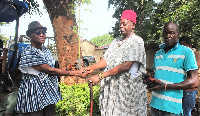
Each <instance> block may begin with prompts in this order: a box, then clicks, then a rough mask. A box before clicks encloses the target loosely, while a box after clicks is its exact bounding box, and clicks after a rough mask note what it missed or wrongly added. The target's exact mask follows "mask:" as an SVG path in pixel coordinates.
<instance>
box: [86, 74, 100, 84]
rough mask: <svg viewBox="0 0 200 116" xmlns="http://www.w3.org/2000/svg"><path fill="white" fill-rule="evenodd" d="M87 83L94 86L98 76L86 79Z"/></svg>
mask: <svg viewBox="0 0 200 116" xmlns="http://www.w3.org/2000/svg"><path fill="white" fill-rule="evenodd" d="M87 81H88V83H92V86H95V85H96V84H97V83H98V82H99V81H100V79H99V76H98V75H94V76H92V77H90V78H88V79H87Z"/></svg>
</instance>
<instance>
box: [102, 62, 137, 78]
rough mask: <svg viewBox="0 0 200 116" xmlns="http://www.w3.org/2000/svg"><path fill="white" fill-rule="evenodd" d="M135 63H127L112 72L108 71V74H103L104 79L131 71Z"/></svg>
mask: <svg viewBox="0 0 200 116" xmlns="http://www.w3.org/2000/svg"><path fill="white" fill-rule="evenodd" d="M134 63H135V62H134V61H126V62H124V63H122V64H120V65H117V66H116V67H114V68H113V69H111V70H108V71H106V72H104V73H103V76H104V77H108V76H113V75H117V74H121V73H123V72H126V71H129V70H130V68H131V66H132V65H133V64H134Z"/></svg>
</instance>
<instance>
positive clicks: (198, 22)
mask: <svg viewBox="0 0 200 116" xmlns="http://www.w3.org/2000/svg"><path fill="white" fill-rule="evenodd" d="M157 10H158V11H159V12H160V14H159V15H158V17H160V22H162V24H164V23H166V22H168V21H173V22H176V23H177V24H178V25H179V29H180V33H181V36H183V35H184V36H190V37H191V38H192V42H193V45H194V46H195V48H197V49H199V43H200V40H199V37H200V31H199V30H200V15H199V14H200V1H199V0H184V1H182V0H170V1H168V0H164V1H163V2H162V3H160V4H158V9H157Z"/></svg>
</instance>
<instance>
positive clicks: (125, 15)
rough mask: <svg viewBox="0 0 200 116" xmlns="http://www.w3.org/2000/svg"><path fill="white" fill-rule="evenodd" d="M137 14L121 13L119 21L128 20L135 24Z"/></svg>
mask: <svg viewBox="0 0 200 116" xmlns="http://www.w3.org/2000/svg"><path fill="white" fill-rule="evenodd" d="M136 17H137V14H136V13H135V12H134V11H132V10H125V11H123V13H122V16H121V19H128V20H130V21H133V22H134V23H135V24H136Z"/></svg>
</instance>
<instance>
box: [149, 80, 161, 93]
mask: <svg viewBox="0 0 200 116" xmlns="http://www.w3.org/2000/svg"><path fill="white" fill-rule="evenodd" d="M150 81H151V82H153V83H155V84H156V86H154V87H152V88H147V89H148V90H149V91H160V90H165V83H163V82H161V81H160V80H158V79H154V78H151V80H150Z"/></svg>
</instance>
